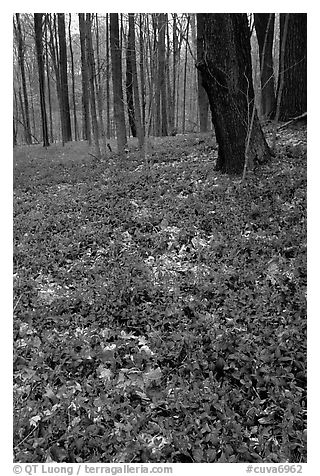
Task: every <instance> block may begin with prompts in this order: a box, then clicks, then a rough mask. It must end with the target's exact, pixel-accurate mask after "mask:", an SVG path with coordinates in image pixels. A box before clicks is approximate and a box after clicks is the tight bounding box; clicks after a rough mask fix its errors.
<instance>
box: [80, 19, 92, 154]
mask: <svg viewBox="0 0 320 476" xmlns="http://www.w3.org/2000/svg"><path fill="white" fill-rule="evenodd" d="M78 18H79V33H80V48H81V84H82V135H83V138H84V139H85V140H87V141H88V142H89V145H90V144H91V128H90V109H89V71H88V58H87V56H88V55H87V45H86V20H85V16H84V13H79V14H78Z"/></svg>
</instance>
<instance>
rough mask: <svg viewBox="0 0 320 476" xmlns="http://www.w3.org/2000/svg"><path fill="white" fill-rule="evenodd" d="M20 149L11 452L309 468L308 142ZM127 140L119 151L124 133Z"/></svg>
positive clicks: (48, 458) (192, 138)
mask: <svg viewBox="0 0 320 476" xmlns="http://www.w3.org/2000/svg"><path fill="white" fill-rule="evenodd" d="M279 141H280V142H279V147H278V153H277V156H276V157H275V158H274V159H273V160H272V162H271V163H269V164H267V165H264V166H262V167H259V168H258V169H257V170H256V171H255V172H253V173H251V174H249V175H248V177H247V179H246V181H245V182H244V183H242V182H240V180H239V179H238V178H233V177H228V176H226V175H221V174H220V173H218V172H216V171H215V170H214V161H215V159H216V157H217V150H216V147H215V145H214V144H215V142H214V139H213V138H212V137H211V136H210V135H209V134H189V135H185V136H184V135H178V136H176V137H172V138H164V139H161V138H158V139H154V140H153V144H152V148H151V149H150V154H151V155H152V161H153V165H152V167H151V174H147V173H146V170H145V166H144V164H143V162H142V161H141V160H140V157H139V152H138V151H137V150H136V149H135V145H136V144H135V143H132V144H131V145H130V147H129V151H128V153H127V157H126V159H125V160H124V161H120V162H119V161H118V159H117V157H116V156H115V154H113V153H112V152H110V154H109V157H108V158H107V159H106V160H105V161H104V162H103V163H100V162H98V161H96V160H95V159H94V157H92V156H90V155H88V150H87V145H86V144H85V143H76V144H75V143H73V144H71V143H69V144H66V145H65V146H64V147H62V146H61V145H52V146H50V147H49V148H48V149H47V150H46V149H44V148H42V147H40V146H28V147H26V146H25V147H23V146H21V147H17V148H15V151H14V319H13V327H14V458H15V461H18V462H29V463H30V462H52V461H56V462H71V463H72V462H99V461H100V462H136V463H137V462H186V463H188V462H190V463H192V462H202V463H206V462H207V463H214V462H305V461H306V138H305V131H304V130H302V129H299V130H298V129H293V128H292V129H288V130H285V131H281V137H280V138H279ZM111 146H112V148H113V144H111Z"/></svg>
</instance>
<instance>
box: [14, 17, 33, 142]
mask: <svg viewBox="0 0 320 476" xmlns="http://www.w3.org/2000/svg"><path fill="white" fill-rule="evenodd" d="M16 22H17V25H16V28H15V32H16V38H17V43H18V61H19V66H20V72H21V83H22V91H23V99H24V117H25V125H26V127H25V137H26V143H27V144H31V143H32V139H31V129H30V115H29V102H28V93H27V84H26V74H25V68H24V49H25V45H24V41H23V37H22V31H21V23H20V14H19V13H16Z"/></svg>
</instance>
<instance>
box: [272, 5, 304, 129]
mask: <svg viewBox="0 0 320 476" xmlns="http://www.w3.org/2000/svg"><path fill="white" fill-rule="evenodd" d="M285 16H286V14H285V13H281V14H280V44H281V38H282V36H283V31H284V24H285ZM280 55H281V52H280ZM283 64H284V71H283V90H282V95H281V102H280V114H279V120H280V121H287V120H289V119H291V118H293V117H296V116H299V115H300V114H303V113H304V112H306V110H307V14H306V13H290V14H289V21H288V32H287V38H286V47H285V51H284V58H283ZM279 77H280V75H279ZM279 84H280V81H278V88H277V95H278V94H279Z"/></svg>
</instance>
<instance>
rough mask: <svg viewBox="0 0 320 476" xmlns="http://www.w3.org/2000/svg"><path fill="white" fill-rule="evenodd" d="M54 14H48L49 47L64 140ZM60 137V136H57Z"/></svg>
mask: <svg viewBox="0 0 320 476" xmlns="http://www.w3.org/2000/svg"><path fill="white" fill-rule="evenodd" d="M51 20H52V16H51V14H48V16H47V25H48V26H49V30H50V41H49V48H50V53H51V61H52V65H53V69H54V73H55V77H56V81H55V83H56V93H57V99H58V104H59V115H60V125H61V140H63V134H62V128H63V117H62V116H63V112H62V105H61V102H62V99H61V82H60V66H59V51H58V44H57V41H58V40H57V23H56V14H55V13H54V14H53V23H52V21H51ZM57 139H58V137H57Z"/></svg>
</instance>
